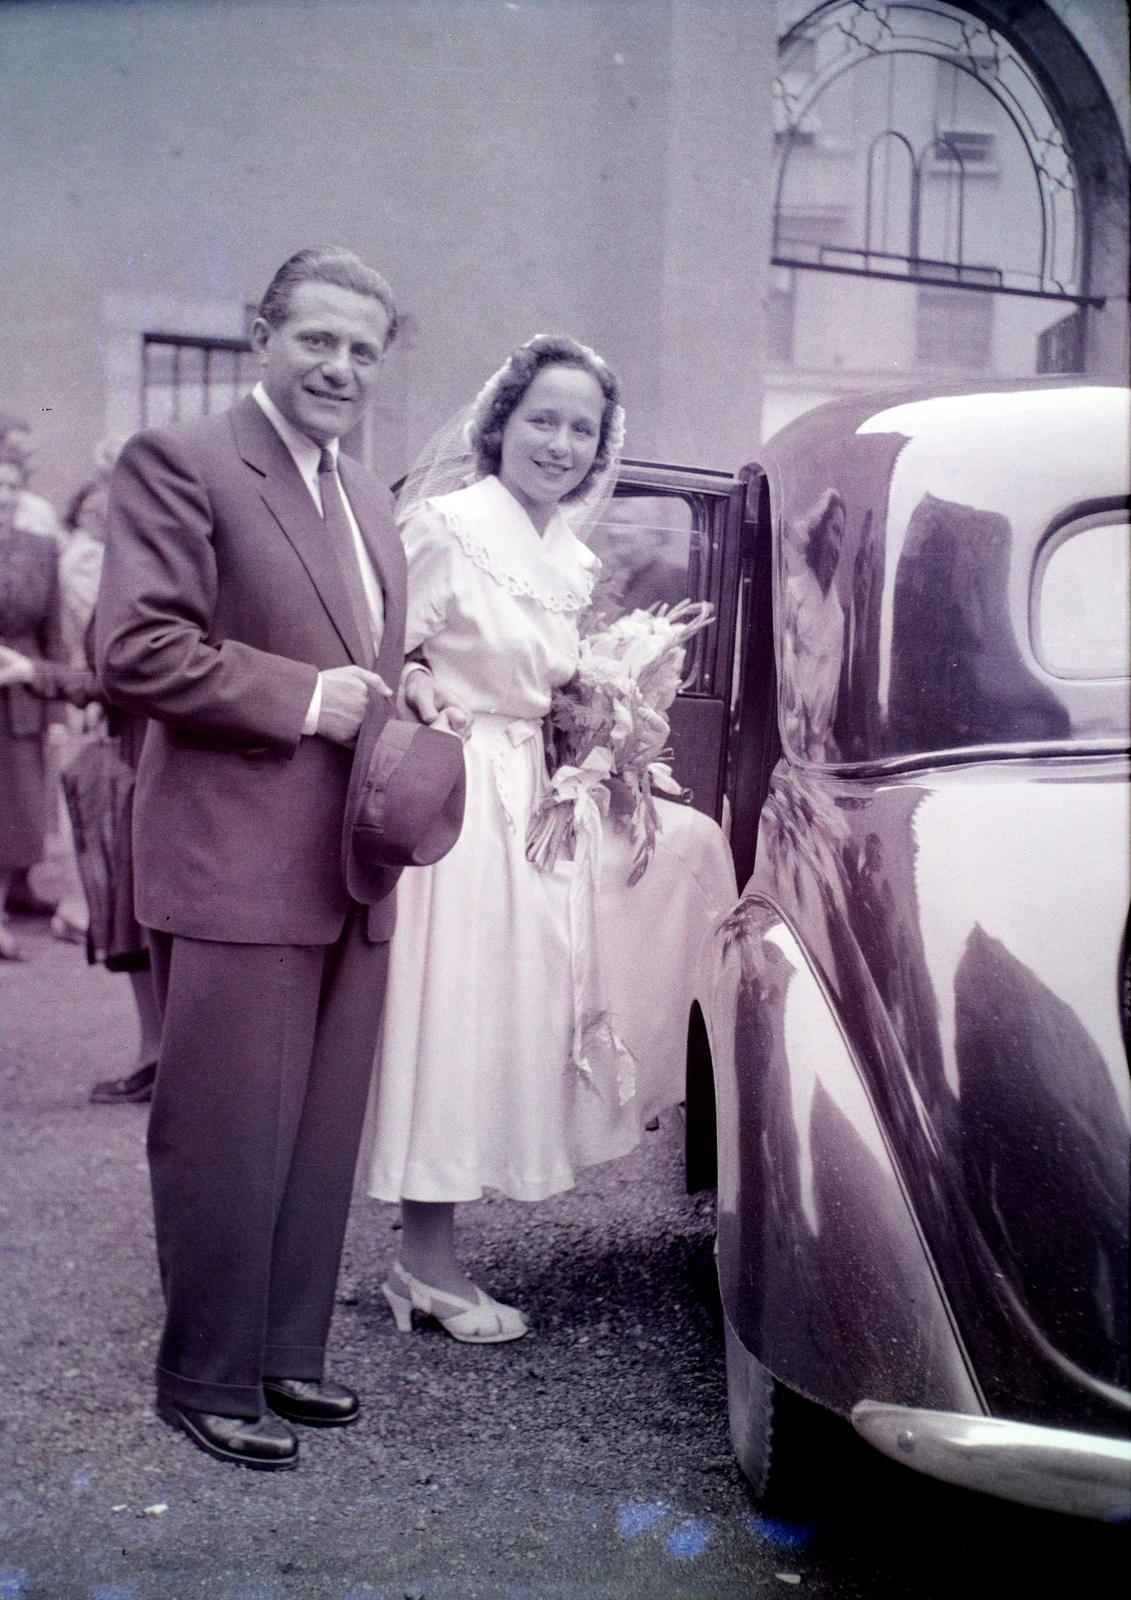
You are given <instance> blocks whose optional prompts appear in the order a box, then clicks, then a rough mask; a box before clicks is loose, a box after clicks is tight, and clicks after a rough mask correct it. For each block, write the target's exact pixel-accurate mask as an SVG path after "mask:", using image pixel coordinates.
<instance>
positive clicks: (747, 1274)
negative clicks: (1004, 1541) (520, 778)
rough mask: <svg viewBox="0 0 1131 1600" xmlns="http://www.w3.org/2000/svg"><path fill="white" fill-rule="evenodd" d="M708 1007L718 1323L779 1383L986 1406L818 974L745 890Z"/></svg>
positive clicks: (716, 956)
mask: <svg viewBox="0 0 1131 1600" xmlns="http://www.w3.org/2000/svg"><path fill="white" fill-rule="evenodd" d="M711 959H712V962H713V971H712V973H711V974H710V976H709V979H708V983H709V997H708V1000H707V1005H706V1007H705V1019H706V1023H707V1034H708V1039H709V1044H710V1049H711V1059H712V1067H713V1074H714V1081H715V1096H716V1108H717V1122H718V1182H719V1285H720V1291H721V1294H722V1299H723V1305H724V1308H725V1311H726V1315H727V1319H728V1321H729V1323H730V1325H731V1327H732V1329H733V1330H734V1332H735V1333H736V1334H737V1335H738V1337H739V1339H740V1340H741V1341H742V1343H743V1345H744V1346H745V1347H746V1349H747V1350H748V1351H749V1352H750V1353H751V1354H752V1355H753V1356H754V1357H755V1358H756V1359H757V1361H758V1362H760V1363H761V1364H762V1366H764V1367H765V1368H766V1369H767V1370H768V1371H769V1372H770V1373H772V1374H773V1376H774V1377H775V1378H777V1379H778V1380H779V1381H780V1382H781V1383H783V1384H785V1385H787V1386H788V1387H789V1388H791V1389H794V1390H796V1391H797V1392H799V1393H801V1394H803V1395H806V1396H807V1397H808V1398H810V1399H813V1400H815V1401H817V1402H818V1403H820V1404H821V1405H823V1406H825V1407H827V1408H828V1409H830V1410H833V1411H836V1412H839V1413H840V1414H841V1415H844V1416H848V1415H849V1414H850V1413H851V1411H852V1408H853V1406H854V1405H855V1404H856V1403H857V1402H858V1401H860V1400H861V1399H864V1398H867V1399H870V1400H873V1401H889V1402H892V1403H899V1404H902V1405H905V1406H919V1407H927V1408H932V1409H936V1410H944V1411H949V1412H958V1413H966V1414H970V1415H981V1414H984V1413H985V1412H986V1410H987V1407H986V1405H985V1402H984V1399H983V1397H982V1395H981V1393H980V1390H979V1388H978V1384H977V1381H976V1378H975V1376H974V1373H973V1369H972V1366H971V1363H970V1361H969V1358H968V1356H967V1353H966V1351H965V1350H964V1348H963V1346H962V1342H961V1339H960V1336H959V1333H958V1331H957V1327H956V1325H955V1321H954V1317H953V1315H952V1313H951V1310H950V1307H949V1306H948V1304H947V1301H946V1297H945V1295H944V1293H943V1291H942V1288H941V1285H940V1281H939V1277H938V1274H937V1272H936V1270H935V1268H934V1265H933V1263H932V1261H931V1259H930V1256H929V1252H928V1250H927V1247H926V1245H925V1243H924V1240H923V1237H922V1234H921V1232H920V1230H919V1228H918V1226H917V1224H916V1220H915V1216H914V1213H913V1210H912V1207H911V1204H910V1202H909V1199H908V1195H907V1191H906V1188H905V1186H904V1184H903V1183H902V1181H901V1179H900V1176H899V1172H898V1169H897V1166H896V1163H895V1160H894V1159H893V1155H892V1150H891V1146H890V1143H889V1141H888V1139H887V1138H886V1137H885V1135H884V1131H883V1127H882V1123H881V1119H880V1118H879V1116H878V1115H877V1112H876V1108H875V1106H874V1104H873V1102H872V1100H871V1097H870V1095H869V1093H868V1089H867V1086H866V1083H865V1080H864V1078H863V1076H862V1074H861V1072H860V1071H859V1068H858V1065H857V1062H856V1060H855V1058H854V1054H853V1051H852V1048H851V1046H850V1044H849V1041H848V1039H847V1037H846V1035H845V1032H844V1029H843V1028H842V1026H841V1023H840V1020H839V1018H838V1016H837V1014H836V1009H835V1006H834V1004H833V1002H832V1000H831V997H830V996H829V994H828V993H827V991H826V989H825V987H824V985H823V983H822V981H821V979H820V977H819V975H818V971H817V969H816V968H815V966H814V964H813V963H812V962H811V961H810V960H809V959H808V958H807V956H806V954H805V952H804V950H803V948H802V945H801V942H800V940H799V939H798V937H797V935H796V933H795V932H794V930H793V929H792V928H791V926H790V924H789V922H788V921H787V919H786V917H785V916H784V914H783V913H782V912H781V910H780V909H779V908H778V907H776V906H775V905H774V904H773V903H772V902H771V901H769V900H768V899H766V898H764V897H763V896H761V895H759V894H756V893H755V894H748V895H747V896H746V897H745V898H744V899H743V900H742V901H741V902H740V904H739V905H738V907H737V908H736V910H735V911H734V912H733V913H732V914H731V915H730V916H729V917H727V918H726V919H724V921H723V922H722V924H721V925H720V927H719V930H718V932H717V934H716V937H715V941H714V946H713V951H712V956H711Z"/></svg>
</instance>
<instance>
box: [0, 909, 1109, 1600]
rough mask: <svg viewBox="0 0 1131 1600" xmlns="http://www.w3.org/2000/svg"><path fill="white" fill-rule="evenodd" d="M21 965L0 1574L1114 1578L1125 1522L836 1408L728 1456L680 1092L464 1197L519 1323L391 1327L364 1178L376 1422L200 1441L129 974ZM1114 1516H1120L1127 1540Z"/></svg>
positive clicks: (7, 1588) (560, 1590)
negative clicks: (163, 1411)
mask: <svg viewBox="0 0 1131 1600" xmlns="http://www.w3.org/2000/svg"><path fill="white" fill-rule="evenodd" d="M19 932H20V935H21V937H22V938H23V939H24V941H25V942H26V943H27V944H28V946H29V948H30V949H31V952H32V957H33V959H32V961H31V962H29V963H27V964H25V965H23V966H12V965H8V964H2V963H0V1018H2V1019H3V1026H2V1030H0V1109H2V1111H3V1119H2V1123H0V1261H2V1263H3V1276H2V1281H0V1394H2V1398H0V1600H38V1597H41V1596H42V1597H45V1600H69V1597H71V1596H75V1597H82V1600H150V1597H160V1600H173V1597H176V1600H191V1597H196V1596H201V1597H204V1596H209V1597H211V1596H216V1597H225V1600H275V1597H284V1596H287V1597H290V1596H311V1597H314V1596H318V1597H321V1596H333V1597H334V1600H363V1597H382V1600H385V1597H388V1600H401V1597H407V1600H416V1597H420V1600H424V1597H428V1600H433V1597H437V1600H443V1597H449V1596H450V1597H452V1600H457V1597H458V1600H463V1597H467V1600H475V1597H480V1596H483V1597H488V1596H491V1597H493V1596H507V1597H513V1600H520V1597H524V1596H530V1597H546V1600H553V1597H557V1596H561V1597H563V1600H564V1597H569V1596H578V1597H582V1596H584V1597H593V1600H598V1597H604V1596H609V1597H623V1600H633V1597H640V1600H649V1597H653V1600H661V1597H667V1596H671V1597H673V1600H674V1597H677V1596H706V1597H713V1600H724V1597H734V1600H740V1597H746V1596H763V1595H767V1596H768V1595H787V1594H791V1593H794V1592H800V1593H802V1594H809V1595H829V1596H846V1597H847V1596H857V1595H860V1596H867V1597H869V1600H870V1597H872V1596H887V1595H891V1596H919V1595H935V1594H938V1595H940V1596H942V1595H948V1596H949V1595H952V1594H958V1593H966V1592H969V1591H970V1590H971V1589H973V1590H975V1591H977V1592H984V1586H985V1584H986V1583H989V1584H990V1585H991V1586H995V1585H1000V1586H1002V1587H1003V1588H1004V1587H1005V1586H1006V1585H1007V1584H1008V1587H1009V1588H1010V1590H1011V1591H1012V1590H1013V1589H1014V1588H1015V1587H1016V1585H1017V1584H1019V1583H1020V1584H1021V1585H1023V1588H1024V1592H1025V1594H1026V1595H1027V1596H1028V1595H1033V1594H1034V1593H1049V1594H1052V1593H1067V1592H1083V1593H1086V1594H1089V1595H1091V1594H1095V1593H1099V1592H1101V1591H1100V1588H1099V1587H1097V1586H1096V1582H1097V1580H1098V1579H1099V1578H1100V1576H1101V1573H1102V1571H1103V1570H1104V1568H1105V1567H1106V1565H1107V1563H1108V1561H1109V1560H1112V1559H1115V1558H1118V1559H1120V1560H1124V1559H1125V1557H1126V1553H1127V1552H1126V1540H1125V1538H1123V1535H1122V1530H1110V1529H1101V1528H1095V1527H1093V1526H1091V1525H1088V1524H1080V1523H1072V1522H1068V1521H1067V1519H1062V1518H1057V1517H1047V1516H1039V1515H1037V1514H1035V1513H1029V1512H1024V1511H1019V1510H1017V1509H1016V1508H1011V1507H1000V1506H998V1505H997V1504H996V1503H995V1502H992V1501H986V1500H982V1499H980V1498H978V1497H975V1496H970V1495H962V1494H960V1493H958V1492H957V1491H951V1490H947V1489H944V1488H942V1487H941V1486H939V1485H935V1484H930V1483H927V1482H926V1481H925V1480H921V1479H917V1478H915V1477H913V1475H911V1474H909V1473H905V1472H901V1471H899V1469H897V1468H894V1467H890V1466H889V1464H888V1463H886V1462H884V1461H882V1460H881V1459H880V1458H879V1457H875V1456H873V1455H872V1454H871V1452H868V1451H866V1450H865V1448H864V1447H863V1446H862V1445H860V1444H859V1442H858V1441H856V1440H855V1438H854V1436H852V1435H851V1432H850V1430H845V1429H843V1428H840V1429H837V1428H832V1429H825V1430H822V1429H821V1428H819V1427H818V1428H815V1430H814V1431H813V1432H812V1434H811V1436H810V1435H805V1434H803V1435H802V1436H801V1437H802V1439H803V1440H804V1441H806V1444H807V1447H808V1448H809V1449H810V1452H811V1454H810V1457H809V1458H808V1463H807V1471H806V1473H803V1474H802V1475H801V1476H802V1479H803V1481H804V1482H805V1484H806V1487H805V1488H804V1490H803V1491H802V1492H801V1493H800V1495H799V1497H798V1498H796V1499H795V1500H794V1501H793V1502H791V1503H789V1504H788V1505H786V1506H785V1508H784V1510H781V1509H779V1512H778V1514H777V1515H776V1516H772V1517H771V1516H767V1515H765V1514H764V1513H763V1511H762V1509H761V1508H759V1507H758V1506H757V1505H756V1504H755V1502H754V1501H753V1499H752V1498H751V1497H750V1495H749V1492H748V1490H747V1487H746V1485H745V1480H744V1479H743V1478H742V1476H741V1474H740V1473H739V1472H738V1470H737V1468H736V1466H735V1465H734V1462H733V1458H732V1455H731V1451H730V1446H729V1440H728V1437H727V1430H726V1403H725V1380H724V1372H723V1358H722V1336H721V1329H720V1315H719V1307H718V1301H717V1294H716V1290H715V1286H714V1273H713V1264H712V1255H711V1250H712V1243H713V1236H714V1214H713V1196H709V1195H707V1196H699V1197H697V1198H694V1199H692V1198H689V1197H688V1196H687V1195H686V1194H685V1193H684V1192H683V1183H682V1163H681V1139H682V1127H681V1121H680V1118H679V1115H678V1113H674V1112H673V1113H671V1114H670V1115H669V1116H668V1117H666V1118H665V1119H664V1122H663V1125H662V1127H661V1129H660V1131H659V1132H658V1133H656V1134H652V1135H649V1136H648V1138H647V1141H646V1143H645V1145H644V1146H643V1147H642V1149H641V1150H640V1151H638V1152H637V1153H636V1154H635V1155H633V1156H632V1157H630V1158H629V1159H627V1160H625V1161H623V1162H620V1163H616V1164H614V1165H610V1166H608V1167H604V1168H601V1169H597V1170H595V1171H592V1172H589V1173H586V1174H584V1175H583V1179H582V1181H581V1182H580V1183H579V1185H578V1187H577V1188H576V1189H575V1190H574V1191H572V1192H571V1193H570V1194H567V1195H563V1196H560V1197H558V1198H556V1199H554V1200H552V1201H548V1202H545V1203H543V1204H542V1205H539V1206H536V1207H528V1206H520V1205H517V1204H514V1203H511V1202H509V1201H504V1200H500V1199H495V1200H488V1201H486V1202H484V1203H482V1204H480V1205H477V1206H469V1207H466V1208H464V1209H463V1211H462V1213H461V1219H462V1220H461V1230H462V1237H463V1240H464V1243H465V1256H466V1263H467V1266H468V1269H469V1271H470V1272H471V1275H472V1276H473V1277H475V1278H476V1279H478V1280H479V1281H481V1282H483V1283H484V1284H485V1285H487V1286H489V1287H490V1288H491V1289H492V1290H494V1291H495V1292H497V1293H498V1294H499V1295H500V1296H502V1297H503V1298H504V1299H508V1300H514V1301H516V1302H518V1303H519V1304H521V1305H522V1306H523V1307H524V1308H525V1309H526V1310H527V1312H528V1313H529V1315H530V1318H531V1321H532V1324H533V1332H532V1333H531V1334H530V1335H529V1336H528V1337H526V1338H525V1339H522V1340H519V1341H517V1342H515V1343H513V1344H509V1345H502V1346H497V1347H494V1348H491V1347H487V1348H475V1347H472V1346H464V1345H459V1344H457V1343H456V1342H455V1341H454V1340H452V1339H450V1338H448V1337H447V1336H446V1335H445V1334H444V1333H443V1332H442V1331H440V1330H439V1329H438V1328H436V1327H435V1326H428V1327H424V1328H422V1329H421V1330H419V1331H417V1332H416V1333H415V1334H414V1335H413V1337H412V1338H411V1339H410V1338H404V1337H402V1336H400V1335H398V1334H397V1333H396V1332H395V1330H394V1327H393V1323H392V1319H391V1317H390V1316H389V1314H388V1311H387V1309H386V1307H385V1304H384V1301H383V1299H382V1298H381V1296H380V1293H379V1285H380V1282H381V1279H382V1277H383V1275H384V1271H385V1268H386V1266H387V1264H388V1262H389V1261H390V1260H391V1258H392V1256H393V1254H394V1253H395V1250H396V1243H397V1235H396V1224H397V1214H396V1209H395V1208H394V1207H391V1206H383V1205H379V1204H376V1203H374V1202H369V1201H359V1202H358V1203H357V1204H356V1205H355V1206H354V1210H353V1214H352V1217H351V1221H350V1229H349V1234H348V1237H347V1243H346V1251H345V1257H344V1261H343V1270H342V1278H341V1283H340V1286H339V1305H338V1309H337V1314H336V1317H335V1322H334V1328H333V1332H332V1335H331V1350H330V1366H329V1370H330V1373H331V1375H333V1376H336V1377H338V1378H340V1379H341V1380H342V1381H344V1382H346V1383H349V1384H351V1385H352V1386H353V1387H355V1388H356V1389H357V1390H358V1391H359V1392H360V1393H361V1395H362V1399H363V1405H364V1411H363V1416H362V1419H361V1421H360V1422H359V1423H358V1425H357V1426H355V1427H353V1428H349V1429H344V1430H341V1431H329V1430H325V1431H318V1432H314V1431H309V1430H308V1431H305V1432H304V1433H303V1435H302V1446H303V1455H302V1461H301V1463H300V1466H299V1468H298V1470H297V1471H295V1472H290V1473H276V1474H269V1473H253V1472H248V1471H247V1470H245V1469H241V1468H238V1467H230V1466H226V1465H224V1464H222V1463H219V1462H215V1461H212V1460H211V1459H209V1458H208V1457H206V1456H204V1455H202V1454H201V1453H200V1452H199V1451H198V1450H196V1449H195V1448H194V1447H193V1446H192V1445H191V1444H190V1443H189V1441H188V1440H187V1439H186V1438H185V1437H184V1436H183V1435H180V1434H177V1433H175V1432H174V1431H173V1430H172V1429H170V1428H168V1427H166V1426H165V1425H164V1424H163V1423H161V1422H160V1421H159V1420H158V1418H157V1417H156V1415H155V1413H154V1411H153V1408H152V1382H151V1374H152V1365H153V1353H154V1346H155V1343H156V1338H157V1334H158V1330H159V1327H160V1320H161V1299H160V1290H159V1286H158V1281H157V1272H156V1263H155V1259H154V1249H153V1233H152V1222H151V1216H150V1207H149V1193H148V1181H147V1175H146V1166H145V1149H144V1141H145V1122H146V1111H145V1108H144V1107H111V1108H106V1107H95V1106H91V1105H89V1104H88V1102H87V1099H86V1094H87V1090H88V1089H89V1086H90V1084H91V1082H92V1081H93V1080H94V1079H95V1078H97V1077H103V1076H109V1075H116V1074H118V1073H120V1072H125V1071H128V1070H129V1069H130V1067H131V1065H132V1051H133V1048H134V1044H135V1035H134V1029H133V1024H132V1021H131V1010H130V1000H129V992H128V985H127V983H126V981H125V980H124V979H123V978H120V977H113V976H111V975H109V974H107V973H105V972H104V971H102V970H101V969H89V968H87V967H86V966H85V965H84V963H83V958H82V953H81V951H79V950H77V949H75V948H74V947H73V946H67V945H62V944H59V943H57V942H55V941H53V940H51V939H50V938H49V937H48V936H47V932H46V924H44V923H38V922H33V921H23V922H22V923H20V924H19ZM1121 1541H1122V1542H1121Z"/></svg>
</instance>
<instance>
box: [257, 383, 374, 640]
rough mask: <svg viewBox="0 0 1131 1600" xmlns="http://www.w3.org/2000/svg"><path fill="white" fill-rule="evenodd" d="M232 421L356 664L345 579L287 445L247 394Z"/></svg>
mask: <svg viewBox="0 0 1131 1600" xmlns="http://www.w3.org/2000/svg"><path fill="white" fill-rule="evenodd" d="M232 426H233V428H234V430H235V435H236V446H237V448H238V450H239V453H240V456H241V458H242V459H243V460H244V461H246V462H247V464H248V466H249V467H251V468H253V470H254V471H256V472H258V473H259V474H260V475H261V476H262V478H263V484H262V487H261V489H260V493H261V495H262V496H263V500H264V502H265V504H266V506H267V508H268V510H269V511H270V512H271V514H272V516H273V517H274V519H275V521H276V522H277V523H278V524H279V527H280V528H281V529H282V532H283V533H284V535H285V536H286V538H287V539H288V541H289V542H290V544H291V546H292V547H293V549H294V551H295V554H296V555H297V556H298V558H299V560H300V561H301V562H302V564H303V566H304V567H305V568H306V571H307V573H308V574H309V576H310V581H311V583H313V585H314V587H315V589H316V590H317V592H318V597H319V599H320V600H321V602H322V604H323V605H324V606H325V608H326V611H327V613H328V615H329V618H330V621H331V622H332V623H333V624H334V627H335V628H336V629H337V631H338V635H339V637H340V639H341V641H342V644H343V645H344V646H345V648H346V650H347V651H348V653H349V658H350V660H351V661H353V662H356V663H357V664H358V665H359V666H360V665H361V664H362V662H364V660H365V658H366V653H365V652H363V650H362V644H361V639H360V638H359V637H358V632H357V624H356V623H355V621H354V615H353V607H352V606H351V605H350V598H349V595H348V594H347V592H346V586H345V582H344V581H343V579H342V574H341V571H340V569H339V567H338V562H337V558H336V557H335V555H334V552H333V550H332V549H331V548H330V545H329V542H328V540H327V538H326V534H325V530H324V528H323V526H322V518H321V517H320V516H319V515H318V508H317V507H316V506H315V504H314V501H313V500H312V499H311V495H310V490H309V489H308V488H307V487H306V484H305V483H303V481H302V475H301V474H300V472H299V470H298V468H297V467H296V466H295V464H294V461H293V460H292V458H291V453H290V451H289V450H288V449H287V447H286V445H285V444H284V443H283V441H282V439H280V437H279V435H278V434H277V433H276V432H275V429H274V428H273V427H272V426H271V423H270V422H269V421H268V419H267V418H266V416H264V414H263V412H262V411H261V410H260V409H259V407H258V406H257V405H256V403H255V401H254V400H253V399H252V398H251V397H250V395H249V396H248V397H247V399H245V400H242V401H241V402H240V403H239V405H238V406H236V408H235V410H234V411H233V412H232ZM351 504H352V496H351ZM356 514H357V513H356V511H355V513H354V515H355V516H356ZM358 525H359V526H360V525H361V524H360V519H359V523H358Z"/></svg>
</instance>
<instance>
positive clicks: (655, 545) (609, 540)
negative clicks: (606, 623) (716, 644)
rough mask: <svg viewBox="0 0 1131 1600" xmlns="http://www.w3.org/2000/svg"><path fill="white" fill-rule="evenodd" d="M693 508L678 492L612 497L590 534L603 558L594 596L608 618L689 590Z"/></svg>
mask: <svg viewBox="0 0 1131 1600" xmlns="http://www.w3.org/2000/svg"><path fill="white" fill-rule="evenodd" d="M693 523H694V513H693V510H692V506H691V503H690V501H688V500H685V499H684V498H683V496H682V495H667V494H655V495H625V496H618V498H617V499H615V500H611V501H610V502H609V504H608V506H606V508H605V510H604V512H603V513H602V516H601V520H600V522H598V524H597V525H596V527H595V528H594V529H593V532H592V533H591V535H590V537H589V541H588V542H589V545H590V547H591V548H592V549H593V551H594V552H595V553H596V554H597V555H599V556H600V558H601V563H602V571H601V577H600V580H599V585H598V593H597V595H596V596H595V598H596V599H598V600H599V602H600V604H601V606H602V608H603V609H604V610H605V612H606V614H607V615H608V616H610V617H619V616H622V615H623V614H624V613H625V612H626V611H636V610H645V609H647V607H648V606H651V605H655V604H656V603H657V602H659V603H661V604H663V605H669V606H672V605H676V604H677V603H678V602H679V601H680V600H685V599H686V598H687V595H688V592H689V590H688V570H687V569H688V563H689V560H690V555H691V540H692V531H693Z"/></svg>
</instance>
